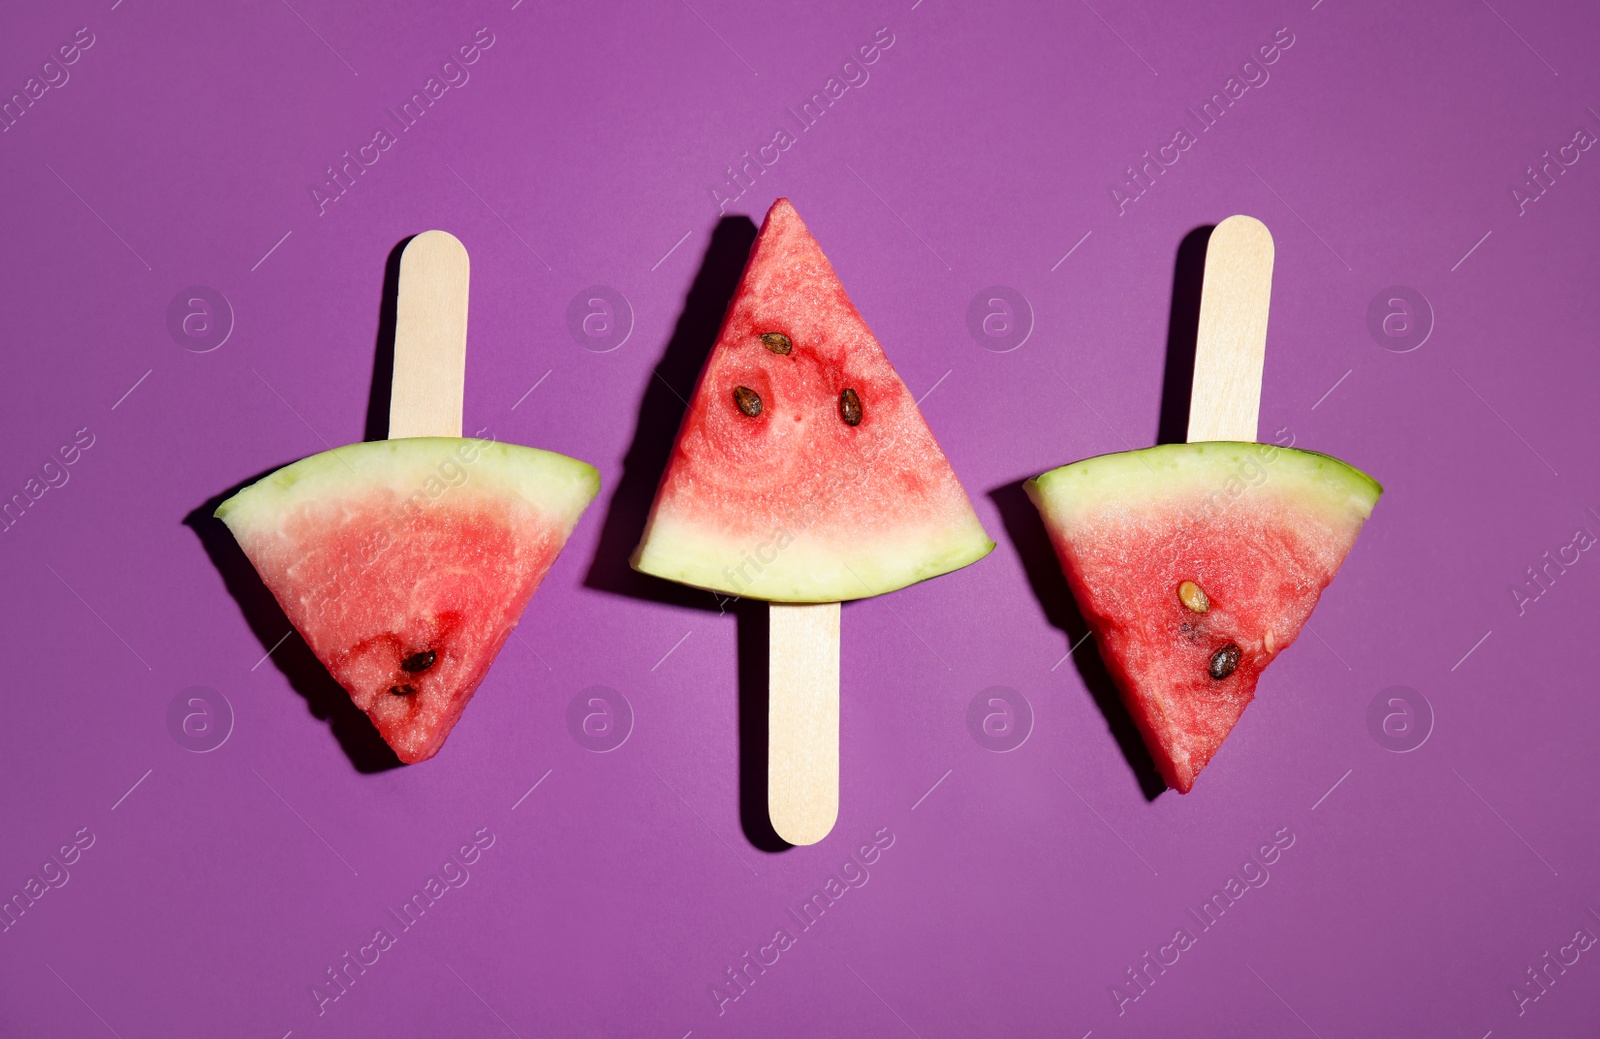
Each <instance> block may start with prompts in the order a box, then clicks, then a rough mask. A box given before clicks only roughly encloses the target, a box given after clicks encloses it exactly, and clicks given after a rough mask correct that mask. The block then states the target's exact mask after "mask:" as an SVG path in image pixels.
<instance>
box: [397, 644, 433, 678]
mask: <svg viewBox="0 0 1600 1039" xmlns="http://www.w3.org/2000/svg"><path fill="white" fill-rule="evenodd" d="M437 659H439V656H438V654H437V653H435V652H434V651H433V650H431V649H425V650H423V651H422V652H421V653H413V654H411V655H410V656H409V657H406V658H405V659H404V660H402V661H400V666H401V667H402V668H403V669H405V670H406V671H409V672H411V673H412V674H416V673H417V672H418V671H426V670H428V668H430V667H432V666H433V662H434V661H435V660H437Z"/></svg>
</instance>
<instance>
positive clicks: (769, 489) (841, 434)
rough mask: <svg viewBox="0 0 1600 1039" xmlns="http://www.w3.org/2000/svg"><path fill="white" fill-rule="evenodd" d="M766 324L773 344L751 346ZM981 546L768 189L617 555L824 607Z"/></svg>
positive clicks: (962, 505) (869, 346)
mask: <svg viewBox="0 0 1600 1039" xmlns="http://www.w3.org/2000/svg"><path fill="white" fill-rule="evenodd" d="M774 333H776V334H779V335H781V336H783V337H786V339H787V352H777V351H775V350H774V349H772V348H771V347H770V346H769V345H768V344H767V342H764V341H763V338H762V337H763V335H768V336H769V338H770V337H771V335H772V334H774ZM773 342H774V344H775V345H777V346H778V347H779V349H780V350H781V349H784V345H785V344H783V343H782V342H780V341H778V340H773ZM739 388H743V389H745V390H748V391H751V392H753V393H754V394H755V395H756V396H757V397H758V398H759V400H760V410H759V413H758V414H756V415H754V416H752V415H750V414H748V413H746V412H745V411H744V410H742V409H741V408H740V406H739V403H738V400H737V399H736V397H735V390H736V389H739ZM845 390H853V391H854V393H855V395H856V399H857V400H858V401H859V405H860V409H859V413H858V414H859V423H858V424H856V425H851V424H850V423H848V422H847V421H845V417H844V415H845V409H844V408H843V407H842V406H841V397H842V395H843V393H844V391H845ZM993 548H994V542H993V541H991V540H990V539H989V536H988V535H987V534H986V533H985V532H984V530H983V527H982V525H981V524H980V523H979V522H978V517H977V515H976V513H974V511H973V509H972V503H971V502H970V501H969V500H968V498H967V495H966V492H965V491H964V490H963V489H962V487H961V483H960V481H959V480H957V479H956V475H955V472H954V470H952V469H951V467H950V463H949V461H948V460H947V459H946V458H945V455H944V452H943V451H941V450H940V449H939V445H938V443H937V442H936V441H935V440H934V438H933V433H932V432H931V431H930V430H929V429H928V425H927V423H926V422H925V421H924V420H923V417H922V413H921V412H920V411H919V410H918V408H917V405H916V402H915V400H913V398H912V396H911V394H910V392H909V391H908V390H907V389H906V386H905V384H904V383H903V382H901V381H900V377H899V376H898V375H897V374H896V373H895V370H894V368H893V366H892V365H890V363H889V360H888V358H887V357H885V356H884V353H883V348H882V346H880V345H879V343H878V340H877V339H876V338H875V337H874V336H873V334H872V331H871V329H869V328H868V327H867V323H866V322H865V321H864V320H863V319H862V317H861V315H860V314H859V313H858V312H857V311H856V308H855V306H854V305H853V304H852V303H851V302H850V298H849V296H848V295H846V294H845V291H844V286H843V285H841V284H840V282H839V278H838V275H837V274H835V273H834V270H833V265H832V264H831V263H829V262H828V258H827V257H826V256H824V255H823V252H822V248H821V247H820V246H819V245H818V244H817V241H816V239H815V238H813V237H812V236H811V232H810V231H809V230H807V228H806V226H805V224H804V223H803V222H802V221H801V219H800V215H799V214H798V213H796V212H795V209H794V206H792V205H791V204H790V203H789V201H788V200H787V199H778V200H777V202H775V203H774V204H773V206H772V209H771V210H770V211H769V212H768V213H767V217H766V220H765V221H764V222H763V224H762V227H761V232H760V234H759V236H758V237H757V238H756V242H755V244H754V246H753V247H752V248H751V251H750V258H749V261H748V263H747V264H746V266H745V270H744V275H743V277H742V278H741V279H740V282H739V287H738V289H737V291H736V292H735V294H734V297H733V300H732V302H731V303H730V304H729V305H728V311H727V315H726V317H725V318H724V319H723V325H722V330H721V333H720V335H719V336H718V338H717V341H716V343H715V345H714V346H713V347H712V349H711V353H710V356H709V357H708V358H707V360H706V364H705V367H704V368H703V369H702V370H701V373H700V380H699V383H698V384H697V386H696V388H695V392H694V397H693V399H692V400H691V401H690V402H689V409H688V412H687V414H686V415H685V416H684V420H683V425H682V427H681V428H680V430H679V432H678V439H677V441H676V443H675V445H674V447H673V451H672V455H671V458H670V460H669V462H668V464H667V469H666V472H665V473H664V475H663V476H662V479H661V485H660V487H659V489H658V491H657V493H656V499H655V503H654V506H653V507H652V509H651V513H650V519H649V522H648V523H647V525H646V527H645V532H644V537H643V539H642V540H641V541H640V543H639V547H638V549H637V550H636V551H635V553H634V556H633V559H632V563H633V566H634V567H635V568H636V569H638V570H641V571H643V572H645V573H649V574H655V575H657V576H659V577H665V578H669V579H671V580H674V581H679V582H682V583H684V584H690V585H696V586H698V587H701V588H707V589H711V590H713V591H718V592H725V593H727V594H729V595H735V596H742V597H747V598H755V599H768V600H772V601H778V602H837V601H840V600H845V599H859V598H863V597H865V596H869V595H877V594H880V593H882V592H887V591H891V590H893V589H896V588H901V587H904V586H905V585H908V584H911V583H913V582H915V581H921V580H924V579H926V578H929V577H934V576H937V575H939V574H943V573H947V572H949V571H951V570H955V569H958V568H960V567H963V566H966V565H967V564H969V563H972V562H974V561H976V560H978V559H981V558H982V557H983V556H985V555H987V554H988V553H989V551H990V550H991V549H993Z"/></svg>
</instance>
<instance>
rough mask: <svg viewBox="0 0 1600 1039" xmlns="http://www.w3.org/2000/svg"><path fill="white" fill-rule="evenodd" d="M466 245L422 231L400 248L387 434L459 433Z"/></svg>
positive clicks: (464, 364)
mask: <svg viewBox="0 0 1600 1039" xmlns="http://www.w3.org/2000/svg"><path fill="white" fill-rule="evenodd" d="M468 276H469V264H468V262H467V249H466V246H464V245H462V244H461V242H460V241H458V240H457V239H456V236H455V235H453V234H451V233H450V232H448V231H424V232H422V233H421V234H419V235H417V236H416V237H415V238H413V239H411V241H410V242H408V243H407V244H406V247H405V251H404V252H402V253H401V254H400V286H399V298H398V299H397V300H396V301H395V320H394V379H393V381H392V383H391V385H390V390H389V439H390V440H399V439H401V438H402V437H458V436H460V435H461V406H462V395H463V393H464V390H465V386H466V378H467V282H468Z"/></svg>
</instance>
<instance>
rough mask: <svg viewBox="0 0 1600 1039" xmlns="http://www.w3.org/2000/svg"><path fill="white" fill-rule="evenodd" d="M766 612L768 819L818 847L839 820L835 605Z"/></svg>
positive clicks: (777, 607)
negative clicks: (767, 619)
mask: <svg viewBox="0 0 1600 1039" xmlns="http://www.w3.org/2000/svg"><path fill="white" fill-rule="evenodd" d="M768 610H769V623H770V625H771V631H770V633H769V635H768V653H769V657H768V665H767V666H768V673H767V697H768V706H767V741H768V742H767V816H768V818H769V819H771V821H772V828H773V829H774V830H776V831H777V833H778V836H779V837H782V838H783V839H784V840H786V841H788V842H789V843H790V844H815V843H817V842H818V841H820V840H822V838H824V837H826V836H827V835H828V831H829V830H832V829H833V824H834V821H835V820H836V819H838V818H839V604H838V603H836V602H824V603H806V604H789V603H776V602H775V603H772V604H771V605H770V606H769V607H768Z"/></svg>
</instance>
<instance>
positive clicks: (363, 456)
mask: <svg viewBox="0 0 1600 1039" xmlns="http://www.w3.org/2000/svg"><path fill="white" fill-rule="evenodd" d="M468 273H469V265H468V260H467V252H466V249H465V248H464V247H463V246H462V245H461V243H460V242H459V241H457V240H456V239H455V238H454V237H453V236H452V235H450V234H448V233H446V232H444V231H428V232H425V233H423V234H420V235H417V236H416V237H415V238H413V239H412V240H411V241H410V242H409V243H408V244H407V246H406V248H405V251H404V252H403V253H402V255H401V260H400V284H399V297H398V299H397V301H396V321H395V342H394V377H393V383H392V387H391V394H390V405H389V437H390V439H388V440H380V441H375V442H370V443H360V444H352V445H349V446H347V447H341V448H334V449H333V450H330V451H324V452H322V453H321V454H317V455H313V456H311V457H309V458H305V459H302V460H301V461H299V462H295V463H294V464H292V465H289V466H286V467H284V468H282V469H279V470H278V471H277V472H274V473H272V474H271V475H269V476H267V477H265V478H264V479H262V480H259V481H257V482H256V483H254V484H252V485H250V486H249V487H246V488H245V489H243V490H241V491H240V492H239V493H237V494H235V495H234V496H233V497H231V498H229V499H228V500H227V501H225V502H223V503H222V505H221V506H219V507H218V509H217V512H216V514H217V517H218V518H220V519H221V520H222V521H223V522H224V523H226V524H227V526H228V528H229V529H230V530H231V531H232V532H233V535H234V537H235V539H237V541H238V542H239V545H240V547H241V548H242V549H243V550H244V553H245V555H246V556H247V557H248V558H249V559H250V562H251V564H252V565H254V566H255V568H256V571H257V572H258V573H259V574H260V575H261V579H262V580H263V582H265V584H266V585H267V587H268V588H269V589H271V591H272V593H273V595H274V596H275V597H276V598H277V600H278V603H279V605H280V606H282V607H283V611H284V613H285V614H286V615H287V616H288V618H289V620H290V622H291V623H292V624H293V625H294V627H295V628H296V629H298V630H299V632H300V634H301V635H302V636H303V637H304V638H305V640H306V643H307V644H308V645H309V646H310V648H311V650H312V652H313V653H315V654H316V656H317V659H318V660H320V661H321V662H322V664H323V666H325V667H326V668H327V669H328V671H329V673H330V674H332V675H333V677H334V678H335V679H336V680H338V682H339V683H340V685H342V686H344V688H345V690H346V691H347V692H348V693H349V694H350V698H351V700H352V701H354V703H355V705H356V706H357V707H359V708H360V709H361V710H363V711H365V712H366V713H367V715H368V717H370V718H371V719H372V722H373V724H374V725H376V726H377V729H378V732H379V733H380V734H381V735H382V736H383V738H384V740H385V741H386V742H387V743H388V744H389V746H390V747H392V748H393V749H394V752H395V754H396V756H397V757H398V758H399V759H400V761H402V762H404V763H406V764H412V763H415V762H418V761H422V760H424V759H426V758H429V757H432V756H433V755H434V754H435V753H437V752H438V750H439V748H440V746H442V745H443V743H444V741H445V738H446V737H447V736H448V735H449V734H450V730H451V729H452V728H453V727H454V726H455V724H456V722H457V720H458V719H459V718H460V717H461V712H462V711H463V710H464V709H465V708H466V705H467V701H468V700H469V699H471V697H472V694H473V692H474V691H475V690H476V688H477V687H478V684H479V683H480V682H481V681H482V680H483V678H484V676H485V674H486V673H487V672H488V670H489V667H490V665H491V664H492V663H493V662H494V658H495V656H496V654H498V653H499V651H500V648H501V646H502V645H504V643H505V640H506V638H507V636H508V635H509V634H510V633H511V629H512V628H514V627H515V626H516V624H517V621H518V619H519V618H520V617H521V615H522V611H523V608H524V607H525V606H526V605H527V602H528V600H529V599H530V598H531V597H532V595H533V593H534V591H535V590H536V589H537V588H538V586H539V583H540V581H542V580H543V578H544V575H545V573H546V572H547V571H548V570H549V569H550V566H551V564H553V563H554V562H555V559H556V556H557V554H558V553H559V552H560V551H561V549H562V547H563V546H564V545H565V544H566V541H567V537H568V535H570V534H571V532H572V529H573V527H574V526H575V525H576V523H577V521H578V518H579V516H581V515H582V513H583V511H584V509H585V508H586V507H587V506H588V504H589V502H590V500H592V499H593V498H594V496H595V494H596V493H597V492H598V491H599V474H598V473H597V472H596V471H595V469H594V468H593V467H592V466H590V465H587V464H586V463H584V462H580V461H577V460H576V459H572V458H568V457H566V456H565V455H559V454H555V453H554V452H550V451H540V450H538V449H536V448H531V447H519V446H516V445H512V444H500V443H496V442H494V441H493V440H492V439H489V438H486V437H475V438H463V437H462V436H461V433H462V422H461V419H462V396H463V388H464V383H465V378H466V338H467V283H468Z"/></svg>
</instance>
